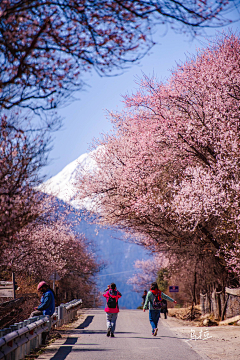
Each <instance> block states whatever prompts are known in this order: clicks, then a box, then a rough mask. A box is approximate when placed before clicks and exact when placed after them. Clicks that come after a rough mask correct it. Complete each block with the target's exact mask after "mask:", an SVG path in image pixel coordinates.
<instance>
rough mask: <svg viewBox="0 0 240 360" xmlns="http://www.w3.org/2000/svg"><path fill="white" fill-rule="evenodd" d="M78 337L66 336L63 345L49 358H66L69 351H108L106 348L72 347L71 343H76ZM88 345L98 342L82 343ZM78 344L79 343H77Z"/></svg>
mask: <svg viewBox="0 0 240 360" xmlns="http://www.w3.org/2000/svg"><path fill="white" fill-rule="evenodd" d="M77 340H78V338H77V337H76V338H73V337H71V338H67V340H66V341H65V343H64V344H63V345H61V346H60V348H59V349H58V351H57V352H56V354H55V355H54V356H53V357H51V360H64V359H66V357H67V356H68V355H69V354H70V352H75V353H76V352H89V351H108V350H107V349H99V348H98V349H90V348H89V349H87V348H83V349H79V348H78V349H76V348H75V349H74V347H73V345H75V344H76V342H77ZM89 345H91V346H92V345H94V346H95V345H98V344H84V345H83V346H89ZM78 346H80V344H79V345H78Z"/></svg>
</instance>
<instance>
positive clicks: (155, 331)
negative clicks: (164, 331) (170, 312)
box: [153, 328, 158, 336]
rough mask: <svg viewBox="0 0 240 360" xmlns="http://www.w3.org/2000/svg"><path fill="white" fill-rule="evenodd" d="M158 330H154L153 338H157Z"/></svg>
mask: <svg viewBox="0 0 240 360" xmlns="http://www.w3.org/2000/svg"><path fill="white" fill-rule="evenodd" d="M157 332H158V328H156V329H155V330H154V333H153V336H157Z"/></svg>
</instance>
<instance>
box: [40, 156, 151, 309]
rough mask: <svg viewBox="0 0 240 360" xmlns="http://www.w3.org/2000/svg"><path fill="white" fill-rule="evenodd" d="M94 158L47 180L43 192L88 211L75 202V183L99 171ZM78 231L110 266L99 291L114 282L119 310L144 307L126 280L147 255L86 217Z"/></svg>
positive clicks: (114, 231)
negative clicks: (84, 174)
mask: <svg viewBox="0 0 240 360" xmlns="http://www.w3.org/2000/svg"><path fill="white" fill-rule="evenodd" d="M94 151H97V150H94ZM91 155H92V153H86V154H83V155H81V156H79V157H78V158H77V159H76V160H74V161H72V162H71V163H70V164H68V165H67V166H65V167H64V169H63V170H62V171H60V172H59V173H58V174H57V175H55V176H53V177H52V178H50V179H49V180H47V181H46V182H45V183H44V184H43V186H42V187H41V190H42V191H43V192H45V193H47V194H49V195H50V194H51V195H54V196H56V197H57V198H58V199H59V200H60V202H63V203H67V204H70V205H71V206H72V207H73V208H75V209H76V210H75V211H81V208H82V207H85V208H88V205H89V203H88V201H85V202H81V203H80V202H79V201H77V200H76V199H75V195H76V191H77V190H76V188H75V187H74V183H75V180H76V174H77V173H78V172H79V171H91V170H93V169H94V167H96V163H95V161H94V160H93V159H92V157H91ZM73 216H74V211H73ZM75 228H76V231H78V232H79V233H82V234H84V235H85V237H86V238H87V239H89V240H90V241H92V242H93V243H94V244H95V245H96V252H97V254H98V255H99V257H100V258H102V259H103V260H104V261H105V262H106V263H107V266H106V268H104V269H103V270H102V271H101V272H100V273H99V274H98V276H97V283H98V288H99V290H100V291H103V290H104V289H105V288H106V287H107V285H108V284H110V283H111V282H115V283H116V284H117V287H118V289H119V291H120V292H121V293H122V295H123V296H122V298H121V299H120V300H119V305H120V307H125V308H128V309H136V308H137V307H138V306H139V305H141V296H140V295H139V294H137V293H136V292H133V291H132V288H131V286H130V285H128V284H127V280H128V278H129V277H131V276H132V275H133V273H135V272H136V269H135V268H134V262H135V261H136V260H138V259H140V260H142V259H148V258H149V255H148V253H147V252H146V251H145V250H144V249H143V248H141V247H140V246H138V245H136V244H133V243H127V242H125V241H123V240H121V239H123V238H124V233H123V232H122V231H120V230H117V229H114V228H110V227H109V228H101V227H99V226H98V225H96V224H92V223H89V222H87V220H86V218H84V217H82V220H81V222H80V223H79V224H78V225H77V226H76V227H75ZM143 290H144V289H143Z"/></svg>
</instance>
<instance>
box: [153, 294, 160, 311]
mask: <svg viewBox="0 0 240 360" xmlns="http://www.w3.org/2000/svg"><path fill="white" fill-rule="evenodd" d="M153 295H154V294H153ZM152 306H153V309H154V310H160V309H161V307H162V299H161V293H160V294H157V295H154V299H153V302H152Z"/></svg>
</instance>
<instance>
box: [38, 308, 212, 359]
mask: <svg viewBox="0 0 240 360" xmlns="http://www.w3.org/2000/svg"><path fill="white" fill-rule="evenodd" d="M74 325H75V328H73V327H70V328H67V327H66V328H65V330H64V332H63V338H62V339H59V340H56V341H55V342H54V343H53V344H52V345H51V346H49V347H48V348H47V350H46V352H45V353H44V354H43V355H41V356H40V357H39V358H38V359H39V360H50V359H51V360H83V359H84V360H86V359H87V360H120V359H124V360H146V359H151V360H159V359H163V360H174V359H177V360H200V359H208V358H207V357H206V356H201V355H200V354H199V353H197V352H195V351H194V350H193V349H192V348H191V347H190V346H189V344H188V342H187V341H186V340H187V338H189V337H190V333H189V336H182V335H181V334H177V335H176V333H174V332H172V331H171V329H170V328H169V327H168V326H166V325H164V319H162V320H160V321H159V327H158V328H159V331H158V335H157V337H153V336H152V334H151V327H150V323H149V320H148V311H146V312H145V313H143V312H142V311H140V310H121V311H120V313H119V315H118V319H117V326H116V331H115V338H111V337H107V336H106V319H105V313H104V311H103V310H101V309H93V310H85V313H84V315H82V316H81V318H80V319H79V320H78V321H77V322H75V324H74Z"/></svg>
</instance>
